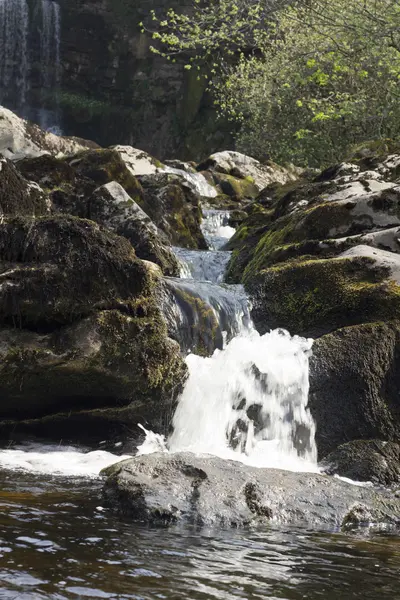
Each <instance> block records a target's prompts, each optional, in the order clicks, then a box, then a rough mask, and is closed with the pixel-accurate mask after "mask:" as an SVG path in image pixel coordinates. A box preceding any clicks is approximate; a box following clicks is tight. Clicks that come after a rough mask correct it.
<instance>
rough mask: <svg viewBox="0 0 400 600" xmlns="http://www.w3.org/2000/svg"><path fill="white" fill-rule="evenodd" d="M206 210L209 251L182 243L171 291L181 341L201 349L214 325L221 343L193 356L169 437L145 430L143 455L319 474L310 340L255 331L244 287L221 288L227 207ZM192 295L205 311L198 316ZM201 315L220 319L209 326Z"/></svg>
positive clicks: (225, 257) (230, 230)
mask: <svg viewBox="0 0 400 600" xmlns="http://www.w3.org/2000/svg"><path fill="white" fill-rule="evenodd" d="M203 215H204V219H203V223H202V230H203V233H204V235H205V237H206V239H207V242H208V244H209V246H210V248H211V250H208V251H201V250H185V249H176V253H177V255H178V257H179V259H180V261H181V264H182V266H183V267H182V272H183V274H184V277H185V278H184V279H180V280H174V279H171V278H169V280H168V282H167V285H168V286H169V287H170V288H172V289H173V290H174V291H175V298H174V302H173V303H172V308H171V315H172V320H173V321H174V323H175V329H176V331H174V332H173V333H174V338H175V339H178V340H179V342H180V345H181V348H182V349H183V350H188V349H190V348H191V347H195V346H196V344H195V342H196V341H197V343H198V342H199V340H198V339H197V338H198V337H199V332H200V333H201V332H203V331H211V332H212V334H213V340H212V341H213V342H214V343H215V341H217V342H218V344H219V345H217V348H218V349H217V350H215V352H214V353H213V355H212V356H210V357H204V356H197V355H196V354H194V353H192V354H188V356H187V357H186V362H187V366H188V369H189V378H188V380H187V382H186V384H185V388H184V390H183V393H182V394H181V397H180V399H179V402H178V406H177V409H176V412H175V415H174V417H173V422H172V425H173V432H172V434H171V435H170V436H169V438H168V439H167V440H165V439H164V438H163V436H161V435H159V434H156V433H153V432H151V431H146V430H145V432H146V439H145V441H144V443H143V444H142V445H141V446H140V447H139V448H138V453H139V454H148V453H151V452H159V451H164V452H182V451H188V452H194V453H200V454H214V455H216V456H220V457H222V458H226V459H233V460H239V461H241V462H243V463H245V464H248V465H253V466H257V467H274V468H281V469H288V470H292V471H308V472H310V471H318V467H317V448H316V444H315V424H314V421H313V418H312V416H311V413H310V411H309V410H308V408H307V404H308V390H309V383H308V380H309V377H308V362H309V356H310V354H311V348H312V340H310V339H305V338H301V337H299V336H294V337H292V336H290V335H289V333H288V332H286V331H283V330H275V331H271V332H269V333H266V334H265V335H262V336H261V335H259V334H258V333H257V331H256V330H255V329H254V326H253V324H252V322H251V319H250V315H249V308H248V306H249V301H248V298H247V296H246V294H245V291H244V289H243V287H242V286H230V285H227V284H220V285H218V283H220V282H222V281H223V274H224V271H225V269H226V265H227V260H228V259H229V254H230V253H228V252H223V251H221V250H219V249H220V248H221V247H222V246H223V245H224V244H225V243H226V241H227V239H229V237H230V236H231V235H233V233H234V229H233V228H232V227H230V226H229V212H228V211H218V210H205V211H203ZM212 255H215V257H216V259H215V260H214V261H213V260H212V258H211V257H212ZM189 277H191V278H189ZM205 279H208V280H209V281H213V282H214V283H209V282H205V281H204V280H205ZM196 297H197V298H198V299H199V300H200V301H201V302H203V303H204V304H205V306H206V307H208V308H209V310H204V308H201V310H200V311H199V314H197V313H196V311H195V310H193V308H192V306H196V303H195V302H193V299H196ZM190 299H191V300H190ZM189 300H190V301H189ZM203 315H208V317H210V315H211V317H213V318H214V319H215V320H216V323H217V325H216V326H214V327H211V328H210V327H209V324H208V322H207V321H206V319H205V318H204V316H203ZM211 324H212V320H211ZM170 329H171V328H170ZM216 334H218V338H219V340H215V339H214V338H215V337H216ZM196 336H197V338H196ZM201 341H202V344H201V346H202V347H204V346H205V347H208V348H210V347H211V346H212V343H207V342H210V341H209V340H207V339H204V335H203V338H202V340H201ZM214 348H215V344H214ZM142 429H143V427H142Z"/></svg>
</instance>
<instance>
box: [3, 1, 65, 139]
mask: <svg viewBox="0 0 400 600" xmlns="http://www.w3.org/2000/svg"><path fill="white" fill-rule="evenodd" d="M60 31H61V14H60V7H59V5H58V4H57V2H54V1H53V0H35V1H34V2H28V0H0V103H1V104H4V105H5V106H7V107H8V108H10V109H11V110H15V111H16V112H17V113H18V114H19V115H20V116H23V117H26V118H29V119H32V120H34V121H36V122H37V123H39V125H40V126H41V127H43V128H44V129H56V130H57V129H59V125H60V123H59V111H58V89H59V87H60V80H61V61H60ZM49 107H51V110H50V108H49Z"/></svg>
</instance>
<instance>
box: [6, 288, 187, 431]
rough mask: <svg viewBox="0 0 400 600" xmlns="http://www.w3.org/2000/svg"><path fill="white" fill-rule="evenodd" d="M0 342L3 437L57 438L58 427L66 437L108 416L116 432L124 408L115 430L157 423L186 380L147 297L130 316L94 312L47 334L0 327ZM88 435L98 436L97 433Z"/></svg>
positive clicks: (175, 347) (174, 346)
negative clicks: (77, 423) (24, 434)
mask: <svg viewBox="0 0 400 600" xmlns="http://www.w3.org/2000/svg"><path fill="white" fill-rule="evenodd" d="M0 339H1V340H2V345H1V365H0V395H1V398H2V401H1V406H0V419H1V420H2V422H1V423H0V433H3V434H4V432H5V431H7V430H10V428H11V427H14V428H15V429H16V430H17V432H18V431H19V430H20V429H22V430H23V431H27V430H30V432H31V433H32V432H35V433H37V432H38V431H41V432H42V433H43V432H44V431H46V428H47V435H50V436H51V435H53V434H55V435H57V434H56V433H55V432H52V427H53V426H54V423H57V430H58V431H59V430H60V429H61V428H63V429H64V433H67V435H70V436H71V435H74V431H73V427H74V424H75V421H76V420H78V421H79V419H80V420H81V421H85V420H86V422H91V421H96V420H98V421H103V422H106V421H107V414H108V412H110V415H109V417H108V418H109V421H110V422H111V423H112V425H113V427H114V428H116V427H117V421H118V418H117V417H118V412H119V411H120V410H121V409H122V407H128V406H129V411H125V412H124V416H125V419H126V420H125V423H122V422H120V423H119V430H120V432H121V431H123V430H124V429H125V433H126V429H127V428H129V427H134V425H135V424H136V423H137V422H138V421H142V420H144V419H147V420H148V421H150V420H152V422H153V424H154V426H157V425H158V426H160V424H161V421H162V419H163V418H165V417H166V416H167V415H168V414H170V413H171V408H172V404H173V401H174V400H175V398H176V394H177V393H178V392H179V391H180V389H181V386H182V383H183V381H184V379H185V377H186V366H185V363H184V362H183V360H182V358H181V356H180V351H179V347H178V345H177V344H176V343H175V342H173V341H171V340H169V339H168V337H167V334H166V326H165V323H164V321H163V319H162V318H161V315H160V312H159V310H158V308H157V306H156V305H155V304H154V301H152V300H151V299H147V300H146V299H140V300H138V301H137V302H136V310H135V314H133V312H132V314H130V315H128V314H124V313H122V312H120V311H119V310H108V311H100V312H97V313H95V314H93V315H91V316H90V317H87V318H86V319H83V320H81V321H79V322H77V323H76V324H73V325H70V326H67V327H64V328H61V329H60V330H58V331H55V332H54V333H52V334H48V335H38V334H35V333H33V332H26V331H22V332H21V331H18V330H16V331H13V330H8V331H7V330H2V331H0ZM93 413H94V414H93ZM116 413H117V414H116ZM100 417H102V418H100ZM109 424H110V423H109ZM110 434H111V431H109V434H108V435H110ZM90 435H91V437H93V438H96V437H97V439H98V436H99V435H104V431H103V428H99V431H93V432H91V434H90Z"/></svg>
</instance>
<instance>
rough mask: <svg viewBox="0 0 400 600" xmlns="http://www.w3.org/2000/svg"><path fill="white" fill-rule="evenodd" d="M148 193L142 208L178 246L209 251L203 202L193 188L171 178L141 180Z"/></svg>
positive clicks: (157, 175) (172, 242) (173, 177)
mask: <svg viewBox="0 0 400 600" xmlns="http://www.w3.org/2000/svg"><path fill="white" fill-rule="evenodd" d="M140 181H141V184H142V186H143V189H144V191H145V195H144V200H143V203H142V205H141V206H142V208H143V209H144V211H145V212H146V213H147V214H148V215H149V217H150V218H151V219H152V221H153V222H154V223H155V225H156V226H157V227H158V228H159V229H161V230H162V231H163V232H164V233H165V234H166V236H167V238H168V240H169V242H170V243H171V244H173V245H174V246H181V247H183V248H199V249H203V250H205V249H207V242H206V240H205V238H204V235H203V233H202V231H201V228H200V224H201V220H202V210H201V204H200V198H199V196H197V195H196V194H195V193H194V192H193V191H192V190H191V189H190V187H189V186H187V185H185V183H184V182H181V181H180V180H178V179H177V178H176V177H175V176H171V175H168V174H156V175H148V176H143V177H141V178H140Z"/></svg>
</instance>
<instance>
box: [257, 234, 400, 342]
mask: <svg viewBox="0 0 400 600" xmlns="http://www.w3.org/2000/svg"><path fill="white" fill-rule="evenodd" d="M366 249H367V250H368V251H369V250H371V251H370V252H368V251H366ZM399 274H400V256H399V255H397V254H391V253H388V252H385V251H383V250H373V249H370V248H369V247H366V246H356V247H355V248H354V249H352V250H350V251H347V252H345V253H343V254H342V255H340V256H339V257H337V258H333V259H322V260H321V259H310V260H298V261H296V260H294V261H288V262H284V263H280V264H277V265H274V266H273V267H270V268H269V269H266V270H264V271H261V272H260V273H259V274H258V275H257V276H255V277H254V278H253V279H252V280H251V282H250V283H249V284H248V286H247V287H248V290H249V292H250V295H251V298H252V302H253V310H252V316H253V319H254V322H255V324H256V327H257V328H258V329H259V331H261V332H263V333H264V332H265V331H267V330H268V329H270V328H272V329H274V328H276V327H284V328H286V329H289V331H291V332H293V333H298V334H301V335H306V336H312V337H316V336H320V335H323V334H324V333H328V332H330V331H334V330H335V329H338V328H340V327H344V326H346V325H355V324H358V323H365V322H368V321H375V320H377V319H396V318H400V287H399V283H400V276H399Z"/></svg>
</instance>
